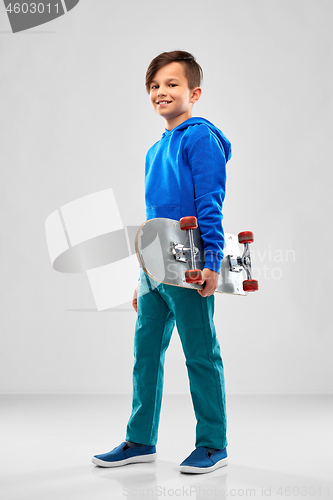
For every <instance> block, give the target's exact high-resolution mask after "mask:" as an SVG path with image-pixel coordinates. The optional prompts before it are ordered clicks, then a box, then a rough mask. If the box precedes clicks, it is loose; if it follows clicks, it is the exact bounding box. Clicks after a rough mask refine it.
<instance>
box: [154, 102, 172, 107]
mask: <svg viewBox="0 0 333 500" xmlns="http://www.w3.org/2000/svg"><path fill="white" fill-rule="evenodd" d="M170 103H171V101H159V102H158V103H157V104H158V106H165V105H167V104H170Z"/></svg>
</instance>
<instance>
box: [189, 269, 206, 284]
mask: <svg viewBox="0 0 333 500" xmlns="http://www.w3.org/2000/svg"><path fill="white" fill-rule="evenodd" d="M185 281H186V283H198V282H199V281H202V271H201V270H200V269H191V270H190V271H185Z"/></svg>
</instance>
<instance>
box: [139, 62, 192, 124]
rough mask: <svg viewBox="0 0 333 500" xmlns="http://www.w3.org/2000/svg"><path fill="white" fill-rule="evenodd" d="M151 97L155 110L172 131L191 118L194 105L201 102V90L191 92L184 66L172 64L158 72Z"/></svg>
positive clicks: (152, 84)
mask: <svg viewBox="0 0 333 500" xmlns="http://www.w3.org/2000/svg"><path fill="white" fill-rule="evenodd" d="M149 96H150V102H151V104H152V106H153V108H154V109H155V111H156V112H157V113H158V114H159V115H160V116H162V117H163V118H164V119H165V121H166V125H167V128H169V129H170V127H171V128H173V127H175V126H177V125H179V124H180V123H182V122H183V121H185V120H187V119H188V118H190V117H191V112H192V105H193V103H195V102H197V101H198V100H199V98H200V96H201V88H200V87H196V88H195V89H192V90H190V89H189V88H188V81H187V78H186V76H185V74H184V69H183V66H182V64H181V63H179V62H172V63H170V64H167V65H166V66H163V67H162V68H161V69H159V70H158V71H157V73H156V74H155V76H154V78H153V81H152V83H151V85H150V94H149Z"/></svg>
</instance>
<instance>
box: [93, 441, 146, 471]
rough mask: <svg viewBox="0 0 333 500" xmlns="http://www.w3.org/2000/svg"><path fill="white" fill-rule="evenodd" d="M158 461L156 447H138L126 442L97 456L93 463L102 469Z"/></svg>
mask: <svg viewBox="0 0 333 500" xmlns="http://www.w3.org/2000/svg"><path fill="white" fill-rule="evenodd" d="M155 459H156V447H155V446H146V445H136V444H132V443H130V445H129V444H128V443H127V441H124V442H123V443H121V444H120V445H119V446H117V447H116V448H114V449H113V450H111V451H109V453H103V454H102V455H95V456H94V457H93V458H92V463H93V464H95V465H99V466H100V467H121V466H122V465H127V464H134V463H138V462H141V463H142V462H154V460H155Z"/></svg>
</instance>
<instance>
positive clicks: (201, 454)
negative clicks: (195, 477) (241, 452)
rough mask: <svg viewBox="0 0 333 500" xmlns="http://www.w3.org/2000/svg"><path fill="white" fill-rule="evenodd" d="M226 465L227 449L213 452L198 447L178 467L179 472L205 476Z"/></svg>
mask: <svg viewBox="0 0 333 500" xmlns="http://www.w3.org/2000/svg"><path fill="white" fill-rule="evenodd" d="M227 463H228V458H227V449H226V448H224V449H223V450H214V449H212V448H206V447H205V446H198V448H196V449H195V450H194V451H192V453H191V455H189V456H188V457H187V458H186V459H185V460H184V462H182V463H181V464H180V466H179V470H180V472H187V473H190V474H205V473H206V472H212V471H213V470H216V469H219V468H220V467H224V466H225V465H227Z"/></svg>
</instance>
